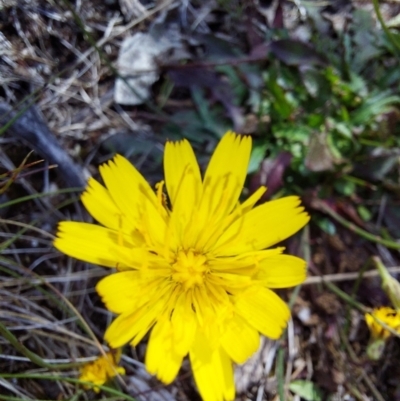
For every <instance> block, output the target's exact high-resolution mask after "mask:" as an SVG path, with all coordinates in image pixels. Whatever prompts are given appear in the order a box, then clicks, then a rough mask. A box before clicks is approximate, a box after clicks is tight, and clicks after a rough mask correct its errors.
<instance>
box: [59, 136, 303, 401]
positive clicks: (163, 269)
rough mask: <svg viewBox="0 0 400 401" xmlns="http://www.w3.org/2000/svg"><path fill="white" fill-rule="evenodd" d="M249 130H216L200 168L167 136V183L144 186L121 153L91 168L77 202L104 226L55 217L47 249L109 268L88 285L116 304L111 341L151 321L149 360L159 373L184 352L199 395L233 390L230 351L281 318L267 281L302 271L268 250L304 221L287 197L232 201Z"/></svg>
mask: <svg viewBox="0 0 400 401" xmlns="http://www.w3.org/2000/svg"><path fill="white" fill-rule="evenodd" d="M250 153H251V138H250V137H247V136H240V135H236V134H234V133H231V132H229V133H227V134H225V135H224V137H223V138H222V140H221V141H220V143H219V144H218V146H217V148H216V150H215V152H214V154H213V155H212V157H211V160H210V162H209V165H208V168H207V170H206V172H205V175H204V177H203V178H202V176H201V173H200V169H199V166H198V163H197V161H196V158H195V155H194V152H193V150H192V147H191V146H190V144H189V142H187V141H186V140H183V141H180V142H175V143H174V142H167V144H166V147H165V154H164V173H165V188H166V193H167V194H168V199H167V197H166V196H165V194H164V183H163V182H162V183H160V184H158V186H157V188H156V191H153V190H152V189H151V187H150V186H149V184H148V183H147V182H146V180H145V179H144V178H143V177H142V175H141V174H140V173H139V172H138V171H137V170H136V169H135V167H133V166H132V165H131V164H130V163H129V162H128V161H127V160H126V159H125V158H124V157H122V156H119V155H117V156H115V158H114V159H113V160H112V161H110V162H109V163H108V164H105V165H102V166H101V167H100V174H101V176H102V179H103V181H104V184H105V186H103V185H101V184H100V183H98V182H97V181H96V180H94V179H90V180H89V182H88V187H87V189H86V191H85V192H84V193H83V195H82V201H83V203H84V205H85V207H86V208H87V210H88V211H89V212H90V214H91V215H92V216H93V217H94V218H95V219H96V220H97V221H98V222H99V223H100V224H101V225H102V226H99V225H94V224H87V223H78V222H62V223H60V226H59V230H58V234H57V239H56V240H55V242H54V245H55V247H56V248H58V249H59V250H60V251H62V252H64V253H65V254H67V255H70V256H73V257H75V258H78V259H81V260H84V261H87V262H90V263H93V264H98V265H102V266H106V267H111V268H116V269H117V272H115V273H113V274H111V275H109V276H107V277H106V278H104V279H102V280H101V281H100V282H99V284H98V285H97V291H98V293H99V294H100V296H101V297H102V299H103V302H104V303H105V305H106V307H107V308H108V309H109V310H110V311H112V312H114V313H115V314H117V315H118V317H117V318H116V319H115V320H114V321H113V322H112V324H111V325H110V327H109V328H108V329H107V331H106V333H105V339H106V340H107V341H108V343H109V344H110V346H111V347H113V348H117V347H120V346H122V345H124V344H126V343H128V342H129V343H130V344H132V345H133V346H135V345H137V344H138V343H139V341H140V340H141V339H142V338H143V337H144V336H145V335H146V333H148V332H149V331H151V332H150V337H149V341H148V347H147V352H146V360H145V363H146V367H147V369H148V371H149V372H150V373H152V374H155V375H156V376H157V377H158V378H159V379H160V380H162V381H163V382H164V383H171V382H172V381H173V380H174V378H175V377H176V375H177V373H178V371H179V369H180V366H181V364H182V360H183V358H185V357H186V356H189V358H190V362H191V367H192V371H193V374H194V378H195V381H196V384H197V386H198V388H199V391H200V394H201V395H202V397H203V399H204V400H205V401H222V400H233V399H234V396H235V388H234V382H233V370H232V369H233V368H232V361H233V362H236V363H243V362H245V361H246V359H247V358H249V357H250V356H251V355H252V354H253V353H254V352H255V351H256V350H257V348H258V346H259V340H260V333H261V334H263V335H265V336H267V337H270V338H272V339H277V338H279V337H280V335H281V334H282V331H283V329H284V328H285V327H286V324H287V321H288V319H289V317H290V312H289V309H288V307H287V305H286V304H285V302H283V301H282V300H281V299H280V298H279V297H278V296H277V295H276V294H275V293H274V292H273V291H271V288H283V287H290V286H294V285H297V284H299V283H301V282H302V281H304V279H305V275H306V264H305V262H304V261H303V260H302V259H300V258H297V257H295V256H290V255H284V254H282V251H283V248H274V249H267V248H269V247H271V246H272V245H274V244H276V243H279V242H281V241H282V240H284V239H286V238H288V237H289V236H291V235H292V234H294V233H295V232H297V231H298V230H299V229H300V228H302V227H303V226H304V225H305V224H306V223H307V222H308V220H309V217H308V215H307V214H306V213H305V212H304V211H303V208H302V207H301V206H300V200H299V198H298V197H296V196H289V197H285V198H282V199H278V200H274V201H270V202H267V203H264V204H262V205H259V206H255V204H256V203H257V201H258V200H259V199H260V198H261V196H262V195H263V193H264V192H265V191H266V188H265V187H261V188H259V189H258V190H257V191H256V192H255V193H254V194H252V195H251V196H250V197H249V198H248V199H247V200H246V201H244V202H243V203H241V204H240V203H239V196H240V194H241V192H242V189H243V185H244V182H245V178H246V174H247V168H248V164H249V159H250Z"/></svg>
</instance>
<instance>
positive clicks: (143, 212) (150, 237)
mask: <svg viewBox="0 0 400 401" xmlns="http://www.w3.org/2000/svg"><path fill="white" fill-rule="evenodd" d="M100 174H101V176H102V178H103V180H104V182H105V184H106V187H107V189H108V191H109V193H110V196H111V198H112V199H113V201H114V202H115V204H116V205H117V206H118V208H119V209H120V210H121V211H123V213H124V215H123V216H122V219H127V220H128V222H127V224H128V225H129V226H130V227H136V228H137V229H138V230H139V231H140V232H141V233H142V234H143V236H144V237H145V239H146V240H147V242H148V243H149V245H153V246H154V245H157V246H160V244H162V243H163V241H164V239H165V230H166V225H165V218H166V211H165V209H164V207H163V206H162V204H161V203H160V202H159V201H158V200H157V196H156V194H155V193H154V191H153V190H152V189H151V187H150V185H149V184H148V183H147V181H146V180H145V179H144V178H143V176H142V175H141V174H140V173H139V172H138V171H137V170H136V168H135V167H134V166H133V165H132V164H131V163H130V162H129V161H128V160H127V159H125V158H124V157H122V156H120V155H116V156H115V157H114V159H113V160H111V161H110V162H109V163H108V164H103V165H101V166H100Z"/></svg>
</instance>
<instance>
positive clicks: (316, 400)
mask: <svg viewBox="0 0 400 401" xmlns="http://www.w3.org/2000/svg"><path fill="white" fill-rule="evenodd" d="M289 390H290V391H291V392H292V393H295V394H297V395H299V396H300V397H302V398H304V399H305V400H307V401H322V392H321V390H320V389H319V388H318V387H317V386H316V385H315V384H314V383H313V382H310V381H308V380H295V381H293V382H291V383H290V385H289Z"/></svg>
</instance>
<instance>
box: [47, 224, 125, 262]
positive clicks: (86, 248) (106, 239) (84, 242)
mask: <svg viewBox="0 0 400 401" xmlns="http://www.w3.org/2000/svg"><path fill="white" fill-rule="evenodd" d="M53 245H54V247H55V248H57V249H58V250H59V251H61V252H63V253H65V254H66V255H68V256H72V257H74V258H77V259H80V260H83V261H85V262H88V263H93V264H95V265H100V266H106V267H114V268H124V267H129V264H127V263H126V260H123V259H121V257H120V255H123V254H124V253H126V252H127V251H129V249H130V247H133V244H130V243H129V238H126V237H124V238H122V237H121V236H120V234H119V233H117V232H115V231H113V230H109V229H108V228H104V227H101V226H97V225H95V224H88V223H78V222H74V221H63V222H61V223H60V224H59V226H58V231H57V238H56V239H55V240H54V243H53Z"/></svg>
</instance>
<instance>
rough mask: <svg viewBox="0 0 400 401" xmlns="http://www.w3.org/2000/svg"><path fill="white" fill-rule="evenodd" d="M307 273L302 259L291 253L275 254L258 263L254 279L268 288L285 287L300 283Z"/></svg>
mask: <svg viewBox="0 0 400 401" xmlns="http://www.w3.org/2000/svg"><path fill="white" fill-rule="evenodd" d="M306 275H307V264H306V262H305V261H304V260H303V259H300V258H298V257H296V256H291V255H275V256H272V257H268V258H266V259H264V260H262V261H261V262H260V263H259V272H258V273H257V274H256V276H255V280H260V281H261V283H262V284H263V285H265V286H266V287H268V288H287V287H293V286H295V285H298V284H301V283H302V282H303V281H304V280H305V279H306Z"/></svg>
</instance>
